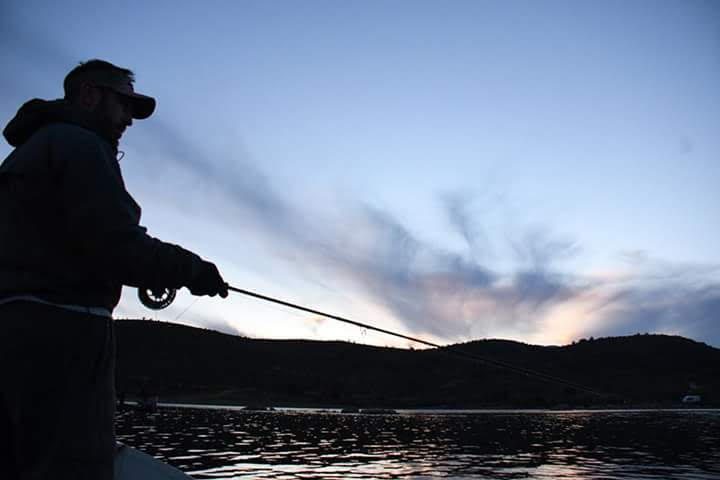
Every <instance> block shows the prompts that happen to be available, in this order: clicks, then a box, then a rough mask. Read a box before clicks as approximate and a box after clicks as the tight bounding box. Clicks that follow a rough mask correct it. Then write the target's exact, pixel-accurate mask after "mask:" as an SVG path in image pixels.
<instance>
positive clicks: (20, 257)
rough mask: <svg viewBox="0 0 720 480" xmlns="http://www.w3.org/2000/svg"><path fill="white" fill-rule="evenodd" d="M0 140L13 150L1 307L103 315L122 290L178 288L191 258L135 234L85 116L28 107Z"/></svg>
mask: <svg viewBox="0 0 720 480" xmlns="http://www.w3.org/2000/svg"><path fill="white" fill-rule="evenodd" d="M3 134H4V135H5V137H6V139H7V140H8V142H9V143H10V144H11V145H13V146H14V147H16V148H15V149H14V150H13V151H12V152H11V153H10V155H9V156H8V157H7V158H6V159H5V161H4V162H3V163H2V165H0V300H2V299H3V298H8V297H13V296H18V295H32V296H34V297H37V298H40V299H43V300H46V301H48V302H53V303H60V304H73V305H82V306H86V307H102V308H107V309H108V310H110V311H112V309H113V308H114V307H115V306H116V305H117V303H118V301H119V300H120V293H121V289H122V286H123V285H129V286H134V287H138V286H147V287H149V288H159V287H171V288H180V287H182V286H185V285H187V284H188V282H189V281H190V279H192V278H193V277H194V276H195V275H196V274H197V273H198V272H199V269H200V268H201V264H202V260H201V259H200V257H198V256H197V255H195V254H194V253H191V252H189V251H187V250H185V249H183V248H181V247H179V246H177V245H173V244H170V243H165V242H162V241H160V240H158V239H156V238H153V237H151V236H150V235H148V234H147V230H146V229H145V228H144V227H142V226H140V215H141V209H140V206H139V205H138V204H137V203H136V202H135V200H134V199H133V198H132V197H131V196H130V194H129V193H128V192H127V190H126V189H125V184H124V182H123V178H122V174H121V171H120V166H119V164H118V161H117V160H116V156H117V146H116V145H115V144H114V143H113V141H112V140H111V139H110V138H109V136H107V135H104V134H103V132H102V131H99V130H96V129H94V128H93V122H92V119H91V118H89V117H88V114H87V113H83V112H82V111H79V110H78V109H75V108H73V107H72V106H71V105H69V104H68V103H66V102H64V101H62V100H55V101H51V102H48V101H44V100H38V99H35V100H31V101H30V102H28V103H26V104H25V105H23V106H22V107H21V108H20V110H19V111H18V113H17V115H16V116H15V118H14V119H13V120H11V121H10V123H9V124H8V125H7V127H6V128H5V130H4V132H3Z"/></svg>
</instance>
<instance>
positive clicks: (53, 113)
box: [3, 98, 118, 150]
mask: <svg viewBox="0 0 720 480" xmlns="http://www.w3.org/2000/svg"><path fill="white" fill-rule="evenodd" d="M51 123H71V124H74V125H77V126H79V127H82V128H85V129H87V130H91V131H93V132H95V133H97V134H98V135H99V136H100V137H102V138H103V139H104V140H106V141H107V142H109V143H110V145H112V146H113V148H114V149H115V150H117V148H118V142H117V140H115V139H114V138H113V137H112V135H110V133H109V132H107V131H103V129H102V127H101V126H100V125H99V123H100V122H98V121H97V118H96V117H95V116H94V115H93V114H92V113H91V112H87V111H84V110H81V109H79V108H77V107H75V106H73V105H71V104H70V103H68V102H66V101H65V100H63V99H58V100H43V99H40V98H34V99H32V100H30V101H28V102H26V103H25V104H24V105H23V106H22V107H20V110H18V112H17V114H16V115H15V117H14V118H13V119H12V120H10V122H8V124H7V126H5V129H4V130H3V136H4V137H5V139H6V140H7V142H8V143H9V144H10V145H12V146H13V147H19V146H20V145H22V144H23V143H25V142H27V141H28V140H29V139H30V137H32V136H33V134H34V133H35V132H37V131H38V130H40V129H41V128H43V127H44V126H46V125H49V124H51Z"/></svg>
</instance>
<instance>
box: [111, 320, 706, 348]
mask: <svg viewBox="0 0 720 480" xmlns="http://www.w3.org/2000/svg"><path fill="white" fill-rule="evenodd" d="M113 320H115V321H119V322H126V321H131V322H156V323H162V324H168V325H177V326H181V327H189V328H195V329H198V330H205V331H209V332H215V333H220V334H223V335H230V336H233V337H239V338H244V339H247V340H263V341H265V340H277V341H279V342H283V341H287V342H305V341H307V342H333V343H348V344H352V345H360V346H366V347H380V348H393V349H399V350H412V351H416V350H427V349H432V348H447V347H453V346H457V345H464V344H466V343H476V342H508V343H519V344H522V345H527V346H530V347H558V348H562V347H572V346H574V345H577V344H579V343H585V342H596V341H601V340H613V339H618V338H631V337H668V338H678V339H682V340H689V341H691V342H693V343H697V344H700V345H704V346H707V347H710V348H713V349H715V350H720V347H716V346H714V345H710V344H708V343H705V342H703V341H700V340H696V339H694V338H690V337H684V336H682V335H673V334H668V333H651V332H637V333H631V334H627V335H610V336H606V337H592V336H591V337H588V338H579V339H576V340H573V341H572V342H570V343H565V344H537V343H527V342H523V341H522V340H513V339H509V338H495V337H488V338H476V339H471V340H464V341H462V342H457V343H449V344H446V345H439V346H437V347H431V346H429V345H422V344H412V345H405V346H403V345H387V344H386V345H381V344H373V343H361V342H356V341H353V340H342V339H314V338H263V337H248V336H246V335H243V334H241V333H239V332H238V331H237V330H235V329H231V328H227V329H226V330H217V329H215V328H212V327H206V326H202V325H190V324H187V323H176V322H174V321H172V320H160V319H155V318H128V317H117V318H114V319H113Z"/></svg>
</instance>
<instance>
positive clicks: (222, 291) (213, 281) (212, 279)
mask: <svg viewBox="0 0 720 480" xmlns="http://www.w3.org/2000/svg"><path fill="white" fill-rule="evenodd" d="M186 286H187V288H188V289H189V290H190V293H192V294H193V295H209V296H211V297H214V296H215V295H220V296H221V297H222V298H225V297H227V296H228V288H227V287H228V286H227V283H225V280H223V278H222V277H221V276H220V272H218V269H217V267H216V266H215V264H213V263H210V262H206V261H204V260H201V263H200V264H199V265H198V267H197V273H196V274H195V275H194V276H193V278H191V279H190V281H189V282H188V284H187V285H186Z"/></svg>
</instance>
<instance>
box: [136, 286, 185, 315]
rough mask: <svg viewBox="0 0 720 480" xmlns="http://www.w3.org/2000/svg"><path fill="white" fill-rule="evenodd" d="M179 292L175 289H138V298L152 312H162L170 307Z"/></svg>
mask: <svg viewBox="0 0 720 480" xmlns="http://www.w3.org/2000/svg"><path fill="white" fill-rule="evenodd" d="M176 294H177V290H175V289H174V288H148V287H140V288H138V298H139V299H140V301H141V302H142V304H143V305H145V306H146V307H147V308H150V309H152V310H162V309H163V308H166V307H168V306H169V305H170V304H171V303H172V302H173V300H175V295H176Z"/></svg>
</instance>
